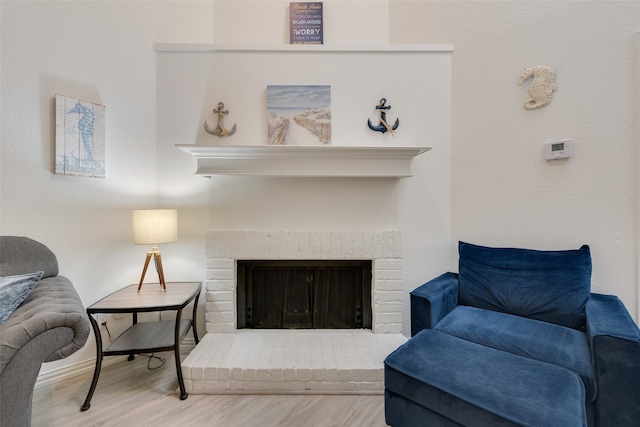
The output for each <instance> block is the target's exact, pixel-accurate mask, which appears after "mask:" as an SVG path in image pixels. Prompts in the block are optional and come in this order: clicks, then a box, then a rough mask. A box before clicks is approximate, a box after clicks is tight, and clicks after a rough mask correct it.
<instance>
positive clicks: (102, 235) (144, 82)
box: [0, 0, 640, 369]
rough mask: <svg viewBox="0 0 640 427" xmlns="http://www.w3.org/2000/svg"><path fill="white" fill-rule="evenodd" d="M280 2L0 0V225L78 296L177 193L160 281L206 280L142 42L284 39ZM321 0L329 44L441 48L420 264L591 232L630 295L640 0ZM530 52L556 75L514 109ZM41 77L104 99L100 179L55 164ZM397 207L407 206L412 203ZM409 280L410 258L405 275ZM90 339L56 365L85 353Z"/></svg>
mask: <svg viewBox="0 0 640 427" xmlns="http://www.w3.org/2000/svg"><path fill="white" fill-rule="evenodd" d="M235 3H238V4H241V5H240V7H243V6H244V9H243V11H242V14H241V15H240V17H241V18H242V19H244V20H242V19H241V18H236V19H232V18H231V16H230V15H229V14H228V13H229V12H231V11H233V10H234V9H233V8H234V7H235V6H234V4H235ZM287 6H288V1H266V0H265V1H253V2H250V1H242V0H235V1H216V2H212V1H205V2H182V1H181V2H171V3H166V2H57V1H43V2H11V1H2V2H0V19H1V22H0V24H1V26H0V31H1V32H0V35H1V37H0V38H1V40H0V43H1V44H0V47H1V52H0V54H1V56H2V58H1V66H2V68H1V69H0V78H1V87H0V89H1V98H0V99H1V102H2V104H1V106H0V107H1V111H0V117H1V123H2V126H1V129H0V132H1V141H0V144H1V145H0V149H1V152H0V202H1V204H0V232H1V233H2V234H22V235H28V236H31V237H34V238H36V239H37V240H40V241H43V242H44V243H46V244H47V245H49V246H50V247H51V248H52V249H53V250H54V251H55V252H56V254H57V255H58V257H59V262H60V266H61V271H62V273H63V274H65V275H67V276H68V277H70V278H71V279H72V281H73V282H74V283H75V284H76V286H77V288H78V291H79V293H80V295H81V298H82V299H83V301H84V302H85V304H87V305H88V304H91V303H92V302H94V301H95V300H97V299H98V298H100V297H102V296H104V295H106V294H107V293H109V292H111V291H113V290H115V289H117V288H119V287H121V286H122V285H123V284H127V283H133V282H135V281H137V278H138V276H139V272H140V267H141V265H140V264H141V263H142V258H143V257H144V254H145V252H146V250H147V248H145V247H142V246H140V247H139V246H134V245H132V244H131V243H130V231H129V228H130V219H129V215H130V213H129V211H130V209H133V208H138V207H155V206H160V207H165V206H167V207H168V206H169V205H171V206H177V207H178V208H179V209H180V212H181V220H180V233H181V236H184V238H182V237H181V239H180V241H179V242H177V243H174V244H171V245H165V246H164V247H162V248H161V249H162V251H163V254H164V255H165V256H164V257H163V258H164V259H165V261H164V262H165V271H166V273H167V279H168V280H181V279H187V278H188V279H191V278H193V279H202V277H200V276H199V274H202V272H204V268H202V269H201V268H200V267H204V266H203V265H200V264H204V260H203V256H204V242H203V241H201V240H200V239H201V237H200V236H202V238H203V237H204V234H200V233H203V232H204V230H205V229H206V228H208V227H209V213H208V211H207V208H206V207H205V206H204V205H203V204H202V202H201V200H202V199H201V196H202V195H203V194H205V193H208V192H209V188H208V184H206V180H205V179H204V178H200V177H195V176H192V175H191V172H192V171H193V163H192V159H189V158H187V157H186V156H184V157H178V156H182V153H178V154H175V159H174V160H173V161H174V162H175V168H165V167H164V166H165V165H166V164H167V162H168V160H167V157H169V156H173V155H174V154H172V153H171V152H170V151H168V150H166V146H167V145H168V144H172V143H174V138H175V143H178V142H183V141H178V140H179V139H180V135H171V134H170V133H169V132H170V131H171V129H167V128H165V127H163V125H162V123H161V121H160V118H159V117H156V114H158V113H157V110H158V109H159V108H160V107H161V106H164V105H165V104H164V101H162V102H161V101H160V100H156V96H157V93H158V92H157V88H156V73H157V71H158V68H157V66H158V64H157V62H156V54H155V53H154V52H153V50H152V45H153V43H154V42H182V43H211V42H212V41H213V40H215V41H216V42H218V43H233V44H235V43H258V42H261V43H270V44H273V43H286V41H287V38H286V37H287V32H286V29H283V26H284V25H285V22H286V16H287V15H286V13H287V12H286V10H287ZM325 10H326V12H327V13H328V15H325V16H327V17H332V18H331V20H329V21H328V23H327V25H328V26H329V25H332V26H333V27H332V29H331V31H328V32H327V34H326V39H325V40H326V42H327V43H335V44H353V43H356V44H384V43H385V42H387V41H389V42H390V43H396V44H404V43H419V44H439V43H447V44H448V43H451V44H453V46H454V54H453V70H452V79H453V80H452V85H453V93H452V135H451V136H452V153H451V160H449V159H447V158H444V159H441V160H439V161H442V162H444V163H448V164H449V161H450V166H451V168H452V173H451V176H452V178H451V179H452V185H451V187H450V184H449V183H448V182H447V180H446V179H445V181H444V182H443V183H439V182H429V183H427V184H428V188H427V190H426V191H425V193H423V194H413V197H417V198H422V199H423V200H422V203H433V204H435V205H436V206H438V207H439V208H438V209H442V211H443V212H446V211H447V210H448V209H449V208H448V207H447V206H442V205H443V204H445V205H446V204H448V203H449V201H448V198H450V199H451V205H450V206H451V215H450V217H449V218H446V217H445V218H441V219H440V220H441V221H442V224H443V226H444V227H443V229H442V230H441V231H440V234H439V235H438V236H437V238H436V239H435V241H437V242H441V241H442V239H443V236H444V238H448V239H449V240H450V242H449V244H447V245H446V246H445V247H434V248H430V249H429V251H428V252H429V253H430V254H431V255H435V254H438V255H435V256H431V257H429V259H427V260H425V261H424V262H428V263H429V264H430V266H429V268H430V269H433V271H445V270H447V269H454V268H455V264H456V256H455V252H454V243H455V241H457V240H458V239H463V240H468V241H472V242H476V243H480V244H496V245H518V246H527V247H537V248H541V249H546V248H566V247H576V246H578V245H580V244H582V243H589V244H590V245H591V247H592V251H593V256H594V281H593V287H594V289H595V290H597V291H602V292H609V293H615V294H618V295H620V296H621V297H622V299H623V301H624V302H625V304H626V305H627V307H629V308H630V309H631V310H632V311H633V312H636V311H637V304H636V300H637V283H636V282H637V280H636V265H637V263H636V253H637V250H636V246H637V245H636V217H637V209H636V202H637V196H636V191H637V188H636V184H635V179H636V172H635V170H636V165H635V156H636V149H635V139H634V111H635V104H634V102H635V96H634V92H635V90H634V81H635V80H634V77H633V76H634V72H635V70H634V57H633V53H634V37H635V32H636V31H637V30H638V27H639V26H640V24H638V23H639V22H640V19H638V18H640V3H637V2H631V1H629V2H549V3H545V2H539V1H520V2H476V1H458V2H448V1H443V2H435V1H424V2H421V1H395V0H392V1H383V0H380V1H353V2H340V1H326V2H325ZM364 11H366V13H365V12H364ZM267 16H268V17H269V19H265V20H262V21H261V20H260V19H259V18H261V17H263V18H264V17H267ZM209 17H212V18H211V20H213V21H214V23H215V31H214V26H213V25H209V22H210V19H209ZM347 17H351V18H349V19H347ZM256 20H258V21H260V24H259V25H249V24H250V23H251V22H252V21H254V23H255V21H256ZM247 22H248V23H247ZM329 22H331V23H332V24H329ZM538 64H548V65H552V66H554V67H555V68H556V70H557V72H558V77H557V84H558V91H556V92H555V94H554V98H553V100H552V102H551V104H550V105H549V106H547V107H545V108H543V109H541V110H538V111H525V110H524V109H523V108H522V103H523V102H524V100H525V99H526V97H527V93H526V87H519V86H517V81H518V77H519V74H520V73H521V72H522V70H523V69H524V68H525V67H527V66H531V65H538ZM182 83H183V84H185V85H189V84H191V83H192V82H188V81H187V82H182ZM55 93H63V94H65V95H69V96H76V97H79V98H83V99H87V100H90V101H94V102H100V103H102V104H104V105H106V107H107V110H106V111H107V116H106V117H107V178H106V179H104V180H99V179H88V178H77V177H65V176H60V175H55V174H53V173H52V170H53V166H52V165H53V153H54V149H53V147H54V136H53V135H54V124H53V102H52V99H53V96H54V95H55ZM195 125H198V126H199V125H200V124H199V123H196V124H195ZM195 125H194V126H195ZM159 132H161V133H162V134H161V135H159V134H158V133H159ZM567 138H569V139H572V140H573V141H574V142H575V145H576V153H575V156H574V157H573V158H572V159H570V160H569V161H568V162H567V163H566V164H560V165H552V164H548V163H546V162H545V161H543V160H542V144H543V143H544V142H548V141H554V140H558V139H567ZM158 141H159V142H158ZM428 155H429V154H427V156H428ZM156 156H157V158H156ZM178 159H180V160H178ZM431 159H435V157H431ZM241 181H242V180H241ZM234 182H236V183H235V184H233V185H242V184H238V183H237V182H238V181H234ZM407 182H408V181H407ZM261 185H266V184H261ZM287 185H293V186H296V185H300V184H287ZM321 185H322V186H325V185H327V184H321ZM352 185H354V186H361V185H362V184H359V183H357V182H356V183H354V184H352ZM366 185H369V184H366ZM366 185H365V186H366ZM402 185H404V184H402ZM258 188H259V187H258ZM229 189H230V188H229V187H227V191H229ZM205 197H206V196H205ZM387 209H389V208H388V207H385V211H386V210H387ZM183 213H184V214H183ZM217 215H218V213H217V211H215V210H214V211H212V212H211V218H212V221H213V220H215V221H216V222H220V223H224V222H227V221H229V219H228V218H226V219H225V218H221V217H217ZM397 215H398V216H397V218H398V221H405V219H402V217H403V216H404V215H408V216H410V217H411V218H408V219H406V220H407V221H408V220H410V221H414V220H416V218H415V217H417V216H418V215H419V213H417V212H411V211H405V210H403V211H402V212H398V213H397ZM414 216H415V217H414ZM183 218H184V220H183ZM266 221H268V222H269V224H266V225H265V226H267V225H268V226H272V225H279V223H278V222H277V220H274V219H266ZM350 221H351V219H350ZM375 221H376V222H378V221H379V222H380V223H381V224H383V223H386V222H387V220H386V219H384V218H382V217H379V218H377V219H375ZM449 222H451V225H450V226H447V225H446V224H447V223H449ZM448 235H451V236H452V237H446V236H448ZM426 244H427V245H428V244H429V242H427V243H426ZM444 252H448V253H446V254H445V253H444ZM200 257H202V258H200ZM418 261H421V260H416V262H418ZM420 268H424V267H418V269H417V270H415V271H416V272H417V271H418V270H419V269H420ZM424 275H425V276H426V274H424ZM427 278H428V277H424V279H425V280H426V279H427ZM421 280H422V279H421V278H420V277H419V274H417V273H414V274H413V275H412V277H410V278H409V280H408V282H407V283H406V284H405V286H406V288H407V289H411V288H413V287H415V286H417V285H418V284H419V282H420V281H421ZM93 351H94V350H93V347H91V346H90V347H88V348H87V349H85V350H83V351H82V352H81V353H80V354H78V355H75V356H73V358H71V359H68V360H66V361H63V362H61V363H60V365H65V364H66V365H70V364H73V363H76V362H77V361H79V360H88V359H90V358H91V357H93ZM52 365H53V366H52ZM60 365H57V364H50V365H48V367H47V368H46V369H53V367H56V366H60Z"/></svg>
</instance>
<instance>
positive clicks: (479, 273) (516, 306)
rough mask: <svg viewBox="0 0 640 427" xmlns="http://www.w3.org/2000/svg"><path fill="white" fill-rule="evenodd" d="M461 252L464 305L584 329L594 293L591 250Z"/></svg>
mask: <svg viewBox="0 0 640 427" xmlns="http://www.w3.org/2000/svg"><path fill="white" fill-rule="evenodd" d="M458 251H459V255H460V261H459V289H458V292H459V298H460V303H461V304H463V305H470V306H474V307H479V308H484V309H487V310H493V311H499V312H504V313H509V314H515V315H517V316H523V317H528V318H532V319H536V320H541V321H544V322H551V323H555V324H558V325H562V326H567V327H570V328H575V329H579V328H582V327H584V324H585V305H586V303H587V300H588V299H589V296H590V291H591V254H590V250H589V246H587V245H584V246H582V247H581V248H580V249H577V250H566V251H538V250H532V249H516V248H489V247H485V246H477V245H472V244H469V243H465V242H460V243H459V246H458Z"/></svg>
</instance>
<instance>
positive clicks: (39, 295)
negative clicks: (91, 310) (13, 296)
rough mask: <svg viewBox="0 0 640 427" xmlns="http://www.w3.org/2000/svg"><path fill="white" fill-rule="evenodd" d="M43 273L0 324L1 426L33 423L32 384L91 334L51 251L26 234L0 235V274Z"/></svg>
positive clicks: (21, 426)
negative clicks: (49, 364) (43, 369)
mask: <svg viewBox="0 0 640 427" xmlns="http://www.w3.org/2000/svg"><path fill="white" fill-rule="evenodd" d="M39 272H43V273H42V278H41V279H40V280H39V281H38V280H37V278H36V279H34V281H36V282H37V285H36V286H35V287H34V288H33V290H31V291H30V292H28V291H26V292H25V293H27V292H28V295H27V297H26V299H24V301H23V302H22V303H21V304H20V305H19V306H18V307H17V308H15V309H14V310H9V311H10V314H9V315H8V317H6V316H5V317H6V319H5V320H4V321H3V322H2V323H1V324H0V424H1V425H2V426H3V427H10V426H11V427H13V426H20V427H24V426H29V425H31V401H32V397H33V387H34V385H35V382H36V379H37V378H38V373H39V372H40V367H41V365H42V363H43V362H50V361H54V360H58V359H62V358H65V357H67V356H69V355H71V354H73V353H74V352H76V351H77V350H78V349H80V348H81V347H82V346H83V345H84V344H85V342H86V341H87V338H88V336H89V330H90V329H89V320H88V318H87V314H86V312H85V310H84V307H83V306H82V302H81V301H80V298H79V297H78V294H77V293H76V290H75V289H74V287H73V285H72V284H71V282H70V281H69V279H67V278H66V277H63V276H59V275H58V261H57V259H56V257H55V255H54V254H53V252H51V251H50V250H49V248H47V247H46V246H45V245H43V244H41V243H38V242H36V241H35V240H32V239H29V238H26V237H15V236H0V278H7V276H17V275H25V274H30V273H37V274H35V276H36V277H39V276H40V274H39ZM2 314H3V313H0V318H2ZM5 314H6V313H5Z"/></svg>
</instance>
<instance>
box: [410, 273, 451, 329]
mask: <svg viewBox="0 0 640 427" xmlns="http://www.w3.org/2000/svg"><path fill="white" fill-rule="evenodd" d="M410 298H411V336H414V335H416V334H417V333H418V332H420V331H421V330H423V329H431V328H433V327H434V326H435V325H436V324H437V323H438V322H439V321H440V320H441V319H442V318H443V317H444V316H446V315H447V314H449V312H450V311H451V310H453V309H454V308H455V307H456V306H457V305H458V274H456V273H445V274H443V275H441V276H438V277H436V278H435V279H433V280H430V281H428V282H427V283H425V284H424V285H422V286H419V287H418V288H416V289H414V290H413V291H412V292H411V293H410Z"/></svg>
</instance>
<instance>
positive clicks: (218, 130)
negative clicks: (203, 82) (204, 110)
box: [204, 102, 238, 137]
mask: <svg viewBox="0 0 640 427" xmlns="http://www.w3.org/2000/svg"><path fill="white" fill-rule="evenodd" d="M213 113H214V114H215V115H216V123H217V126H216V127H215V128H214V129H211V128H210V127H209V124H208V123H207V121H206V120H205V122H204V130H206V131H207V133H210V134H211V135H216V136H219V137H223V136H231V135H233V134H234V133H236V130H238V129H237V128H236V124H235V123H234V124H233V127H232V128H231V130H227V129H225V127H224V125H223V123H222V122H223V120H224V116H226V115H227V114H229V110H225V109H224V102H218V108H216V109H214V110H213Z"/></svg>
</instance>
